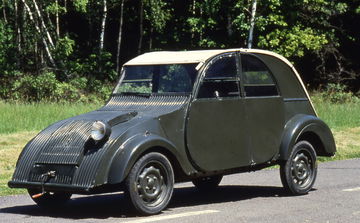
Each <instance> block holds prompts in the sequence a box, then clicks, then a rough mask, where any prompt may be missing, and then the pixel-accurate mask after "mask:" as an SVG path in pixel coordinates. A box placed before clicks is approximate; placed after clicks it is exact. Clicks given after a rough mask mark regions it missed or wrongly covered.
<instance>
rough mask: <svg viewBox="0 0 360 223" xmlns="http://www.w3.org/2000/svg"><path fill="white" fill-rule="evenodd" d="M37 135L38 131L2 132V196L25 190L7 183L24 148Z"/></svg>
mask: <svg viewBox="0 0 360 223" xmlns="http://www.w3.org/2000/svg"><path fill="white" fill-rule="evenodd" d="M35 135H36V132H20V133H13V134H0V196H3V195H9V194H19V193H24V192H25V190H22V189H10V188H9V187H8V186H7V183H8V181H9V180H10V179H11V177H12V174H13V173H14V169H15V165H16V161H17V159H18V156H19V154H20V152H21V150H22V148H23V147H24V146H25V144H26V143H27V142H28V141H29V140H30V139H31V138H33V137H34V136H35Z"/></svg>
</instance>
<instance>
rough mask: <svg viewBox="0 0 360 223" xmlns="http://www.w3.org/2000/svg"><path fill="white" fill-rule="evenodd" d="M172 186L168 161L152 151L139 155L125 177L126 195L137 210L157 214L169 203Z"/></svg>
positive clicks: (170, 167) (172, 181)
mask: <svg viewBox="0 0 360 223" xmlns="http://www.w3.org/2000/svg"><path fill="white" fill-rule="evenodd" d="M173 188H174V172H173V169H172V166H171V163H170V161H169V160H168V159H167V158H166V157H165V156H164V155H162V154H160V153H156V152H152V153H148V154H146V155H144V156H143V157H141V158H140V159H139V160H138V161H137V162H136V163H135V165H134V166H133V168H132V169H131V171H130V173H129V176H128V177H127V179H126V196H127V197H128V199H129V200H130V203H131V204H132V206H133V207H134V208H135V210H136V211H137V212H139V213H140V214H143V215H151V214H157V213H159V212H161V211H162V210H163V209H165V208H166V206H167V205H168V204H169V201H170V199H171V196H172V193H173Z"/></svg>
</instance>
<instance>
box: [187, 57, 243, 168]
mask: <svg viewBox="0 0 360 223" xmlns="http://www.w3.org/2000/svg"><path fill="white" fill-rule="evenodd" d="M238 62H239V59H238V56H237V54H236V53H227V54H223V55H220V56H217V57H216V58H214V59H213V60H212V61H211V62H210V63H209V64H208V65H207V67H206V68H205V70H204V74H203V77H202V80H201V82H200V83H199V87H198V89H197V93H196V96H195V99H194V100H193V101H192V103H191V105H190V107H189V112H188V120H187V126H186V141H187V148H188V151H189V154H190V156H191V159H192V160H193V162H195V164H196V165H197V166H198V167H200V168H201V169H202V170H205V171H215V170H223V169H230V168H235V167H240V166H247V165H249V164H250V155H249V150H248V143H249V140H248V134H247V131H248V130H247V128H246V127H245V123H246V120H245V109H244V100H243V99H242V98H241V97H240V86H239V78H240V77H239V73H240V72H239V66H238V64H239V63H238Z"/></svg>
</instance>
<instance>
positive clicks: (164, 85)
mask: <svg viewBox="0 0 360 223" xmlns="http://www.w3.org/2000/svg"><path fill="white" fill-rule="evenodd" d="M196 65H197V64H165V65H137V66H125V67H124V69H123V71H122V75H121V79H120V81H119V84H118V86H117V87H116V88H115V91H114V93H115V94H145V95H147V94H164V93H190V92H191V91H192V88H193V85H194V81H195V78H196V73H197V71H196Z"/></svg>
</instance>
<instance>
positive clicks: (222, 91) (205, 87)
mask: <svg viewBox="0 0 360 223" xmlns="http://www.w3.org/2000/svg"><path fill="white" fill-rule="evenodd" d="M236 76H237V68H236V56H235V55H233V54H231V55H225V56H220V57H219V58H217V59H215V61H214V62H213V63H212V64H210V65H209V67H208V69H207V70H206V72H205V77H204V80H203V82H202V83H201V85H200V89H199V92H198V98H226V97H239V95H240V91H239V87H238V83H237V80H236Z"/></svg>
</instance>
